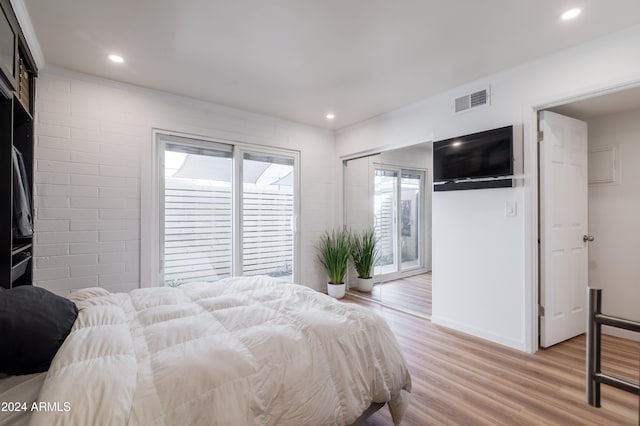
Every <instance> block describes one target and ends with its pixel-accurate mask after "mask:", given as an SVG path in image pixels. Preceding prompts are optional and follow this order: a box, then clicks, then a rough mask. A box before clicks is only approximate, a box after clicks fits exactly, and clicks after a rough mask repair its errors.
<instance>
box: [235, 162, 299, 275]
mask: <svg viewBox="0 0 640 426" xmlns="http://www.w3.org/2000/svg"><path fill="white" fill-rule="evenodd" d="M293 184H294V159H293V158H290V157H281V156H274V155H265V154H260V153H249V152H245V153H244V154H243V160H242V274H243V275H270V276H272V277H280V278H283V279H287V280H289V281H293V253H294V248H293V247H294V232H293V226H292V224H293V215H294V188H293Z"/></svg>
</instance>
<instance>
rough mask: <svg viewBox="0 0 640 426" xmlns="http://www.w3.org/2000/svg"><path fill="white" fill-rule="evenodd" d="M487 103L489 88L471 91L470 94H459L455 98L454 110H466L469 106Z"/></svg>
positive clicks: (473, 106)
mask: <svg viewBox="0 0 640 426" xmlns="http://www.w3.org/2000/svg"><path fill="white" fill-rule="evenodd" d="M488 103H489V90H488V89H483V90H479V91H477V92H473V93H471V94H470V95H464V96H460V97H459V98H456V101H455V108H456V112H462V111H466V110H468V109H471V108H475V107H479V106H482V105H487V104H488Z"/></svg>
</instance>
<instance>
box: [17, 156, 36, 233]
mask: <svg viewBox="0 0 640 426" xmlns="http://www.w3.org/2000/svg"><path fill="white" fill-rule="evenodd" d="M12 159H13V216H14V221H15V223H14V226H13V229H14V231H13V232H14V237H15V238H25V237H30V236H32V235H33V218H32V217H31V202H30V201H31V187H30V185H29V177H28V176H29V175H27V169H26V167H25V165H24V158H23V157H22V153H21V152H20V151H18V150H17V149H16V147H15V146H14V147H13V152H12Z"/></svg>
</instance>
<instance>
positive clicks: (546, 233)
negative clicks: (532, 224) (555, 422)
mask: <svg viewBox="0 0 640 426" xmlns="http://www.w3.org/2000/svg"><path fill="white" fill-rule="evenodd" d="M539 119H540V123H539V129H540V130H541V131H542V140H541V142H540V305H541V306H542V309H541V315H540V345H541V346H542V347H549V346H551V345H554V344H556V343H558V342H561V341H563V340H566V339H569V338H571V337H574V336H577V335H579V334H582V333H584V332H585V327H586V315H587V314H586V294H587V293H586V288H587V285H588V282H587V281H588V275H587V274H588V269H587V268H588V259H589V257H588V250H587V241H585V238H584V236H586V235H588V228H587V226H588V186H587V185H588V181H587V177H588V175H587V123H585V122H583V121H580V120H576V119H574V118H570V117H565V116H562V115H560V114H556V113H553V112H550V111H543V112H541V113H540V116H539Z"/></svg>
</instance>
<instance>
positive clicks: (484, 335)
mask: <svg viewBox="0 0 640 426" xmlns="http://www.w3.org/2000/svg"><path fill="white" fill-rule="evenodd" d="M431 322H432V323H433V324H435V325H441V326H443V327H447V328H451V329H453V330H456V331H461V332H463V333H466V334H470V335H472V336H475V337H479V338H481V339H485V340H489V341H491V342H494V343H497V344H499V345H503V346H508V347H510V348H513V349H517V350H519V351H522V352H526V351H527V349H526V345H525V342H524V341H523V340H515V339H512V338H510V337H506V336H501V335H499V334H495V333H492V332H490V331H487V330H483V329H480V328H476V327H473V326H470V325H468V324H464V323H460V322H457V321H452V320H450V319H447V318H442V317H436V316H432V317H431Z"/></svg>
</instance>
